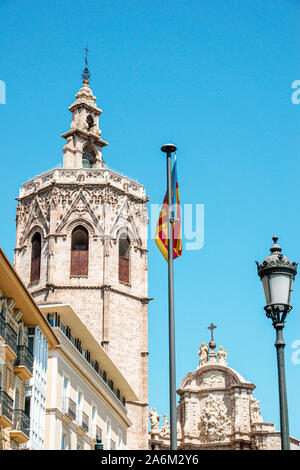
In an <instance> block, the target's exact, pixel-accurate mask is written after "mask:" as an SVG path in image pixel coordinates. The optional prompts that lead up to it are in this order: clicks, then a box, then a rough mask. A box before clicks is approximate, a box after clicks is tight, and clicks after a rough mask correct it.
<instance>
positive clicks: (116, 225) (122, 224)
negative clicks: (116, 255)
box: [110, 197, 141, 245]
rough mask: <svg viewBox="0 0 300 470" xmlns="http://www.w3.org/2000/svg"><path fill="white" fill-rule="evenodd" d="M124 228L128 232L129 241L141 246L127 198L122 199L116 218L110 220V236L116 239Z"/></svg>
mask: <svg viewBox="0 0 300 470" xmlns="http://www.w3.org/2000/svg"><path fill="white" fill-rule="evenodd" d="M124 228H126V230H127V231H128V234H129V236H130V237H131V241H133V242H135V243H137V244H138V245H141V238H140V235H139V233H138V229H137V226H136V223H135V217H134V216H133V214H132V211H131V208H130V204H129V202H128V199H127V197H125V198H124V201H123V203H122V204H121V206H120V209H119V210H118V213H117V215H116V217H115V218H114V219H113V220H112V224H111V228H110V235H112V236H113V237H115V238H118V236H119V234H120V232H121V231H122V230H123V229H124Z"/></svg>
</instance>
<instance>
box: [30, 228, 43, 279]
mask: <svg viewBox="0 0 300 470" xmlns="http://www.w3.org/2000/svg"><path fill="white" fill-rule="evenodd" d="M41 248H42V238H41V234H40V233H39V232H36V233H35V234H34V236H33V237H32V240H31V268H30V282H34V281H39V279H40V275H41Z"/></svg>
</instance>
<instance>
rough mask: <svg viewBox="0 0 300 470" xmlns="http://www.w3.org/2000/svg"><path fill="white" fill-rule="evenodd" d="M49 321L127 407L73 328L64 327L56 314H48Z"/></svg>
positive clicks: (118, 391) (117, 390) (122, 397)
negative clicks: (76, 336) (72, 330)
mask: <svg viewBox="0 0 300 470" xmlns="http://www.w3.org/2000/svg"><path fill="white" fill-rule="evenodd" d="M47 318H48V321H49V323H50V325H51V326H52V327H54V328H55V327H56V328H59V329H60V330H61V331H62V332H63V333H64V335H65V336H66V337H67V338H68V339H69V340H70V342H71V343H72V344H73V346H74V347H75V348H76V349H77V350H78V351H79V352H80V354H81V355H82V356H83V357H84V358H85V360H86V361H87V362H88V363H89V364H90V365H91V367H93V369H94V370H95V371H96V372H97V374H98V375H99V376H100V377H101V379H102V380H103V381H104V382H105V383H106V384H107V385H108V386H109V388H110V389H111V391H112V392H113V393H114V395H115V396H116V397H117V399H118V400H119V402H120V403H122V405H123V406H124V407H125V405H126V401H125V398H124V396H123V395H121V393H120V390H119V389H116V387H115V386H114V383H113V381H112V380H110V379H109V378H108V376H107V373H106V371H105V370H101V369H100V367H99V363H98V362H97V361H95V360H93V358H92V357H91V354H90V352H89V351H88V350H87V349H84V348H83V347H82V345H81V341H80V340H79V338H75V337H74V336H73V335H72V333H71V328H70V327H69V326H67V325H64V324H63V323H62V321H61V320H60V316H59V315H58V314H57V313H55V314H53V316H51V314H49V313H48V315H47Z"/></svg>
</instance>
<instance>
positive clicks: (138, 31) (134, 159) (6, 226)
mask: <svg viewBox="0 0 300 470" xmlns="http://www.w3.org/2000/svg"><path fill="white" fill-rule="evenodd" d="M0 17H1V51H0V61H1V68H0V70H1V72H0V80H3V81H5V83H6V88H7V104H5V105H0V119H1V126H0V139H1V148H0V152H1V161H2V166H1V175H2V178H1V188H0V191H1V202H2V204H1V209H2V214H1V222H2V223H1V236H0V244H1V245H2V247H3V248H4V250H5V251H6V253H7V254H8V256H9V257H10V259H11V260H12V259H13V248H14V238H15V221H14V219H15V209H16V201H15V200H14V198H15V197H16V196H17V195H18V189H19V187H20V186H21V184H22V182H24V181H26V180H27V179H29V178H31V177H33V176H35V175H37V174H40V173H41V172H43V171H46V170H48V169H50V168H53V167H55V166H57V165H58V164H59V163H62V147H63V145H64V141H63V139H61V137H60V134H62V133H63V132H64V131H66V130H67V129H68V128H69V125H70V119H71V115H70V113H69V111H68V106H69V105H70V104H71V103H72V102H73V101H74V95H75V93H76V92H77V91H78V89H79V88H80V84H81V77H80V75H81V72H82V69H83V66H84V51H83V48H84V47H85V45H86V42H87V40H88V43H89V48H90V50H91V52H90V56H89V63H90V69H91V73H92V80H91V88H92V90H93V92H94V94H95V95H96V96H97V104H98V105H99V106H100V107H101V108H102V109H103V115H102V116H101V121H100V122H101V128H102V130H103V134H102V135H103V138H104V139H105V140H107V141H108V142H109V143H110V145H109V146H108V147H107V148H106V149H105V151H104V158H105V161H106V163H107V164H108V165H109V166H110V167H112V168H114V169H117V170H119V171H120V172H122V173H124V174H127V175H128V176H131V177H133V178H136V179H137V180H138V181H140V182H142V183H143V184H144V185H145V187H146V190H147V193H148V195H149V196H150V198H151V202H153V203H161V202H162V199H163V196H164V193H165V189H166V188H165V159H164V156H163V155H162V154H161V152H160V146H161V145H162V144H163V143H165V142H166V141H172V142H174V143H175V144H176V145H177V147H178V152H177V158H178V178H179V186H180V198H181V202H182V203H192V204H196V203H202V204H204V205H205V244H204V247H203V249H202V250H200V251H196V252H193V251H185V252H184V253H183V255H182V257H181V258H180V259H179V260H176V262H175V283H176V287H175V292H176V304H175V313H176V356H177V384H178V385H179V383H180V381H181V379H182V378H183V377H184V376H185V374H186V373H187V372H189V371H190V370H195V368H196V367H197V364H198V355H197V352H198V348H199V345H200V343H201V342H202V341H206V342H208V341H209V331H208V330H207V326H208V325H209V323H210V322H211V321H213V322H214V323H215V324H216V325H217V327H218V328H217V330H216V333H215V336H216V341H217V343H218V344H222V345H223V346H224V347H225V349H227V350H228V360H229V364H230V366H231V367H233V368H235V369H237V370H238V371H239V372H240V373H241V374H242V375H244V377H245V378H246V379H247V380H249V381H252V382H253V383H255V384H256V386H257V389H256V390H255V393H254V395H255V396H256V398H257V399H259V400H260V402H261V408H262V415H263V418H264V420H265V421H266V422H274V423H275V424H276V427H277V429H279V412H278V409H279V407H278V390H277V370H276V354H275V348H274V341H275V331H274V330H273V327H272V325H271V322H270V320H268V319H267V318H266V317H265V314H264V310H263V305H264V297H263V291H262V286H261V284H260V281H259V279H258V276H257V272H256V266H255V263H254V261H255V260H256V259H258V260H259V261H262V260H263V259H264V257H265V256H266V255H267V254H268V252H269V247H270V246H271V242H272V240H271V237H272V235H273V234H274V233H277V234H278V235H279V237H280V238H279V243H280V244H281V245H282V247H283V249H284V253H285V254H287V255H288V256H289V257H291V258H292V260H293V261H294V260H295V261H300V237H299V228H300V211H299V196H300V185H299V173H300V163H299V154H300V133H299V129H300V105H298V106H297V105H294V104H292V102H291V95H292V91H293V90H292V89H291V84H292V82H293V81H294V80H297V79H300V70H299V24H300V5H299V2H298V1H296V0H294V1H292V0H272V1H265V2H261V1H259V0H243V1H240V0H227V1H226V2H224V1H221V0H209V1H208V0H205V1H201V2H200V1H199V0H172V1H171V0H164V1H163V0H161V1H157V0H151V1H150V0H143V1H140V0H106V1H104V0H101V1H99V0H97V1H94V2H86V1H83V0H76V1H71V0H60V1H54V0H51V1H50V0H43V1H42V2H41V1H37V0H30V1H28V0H27V1H24V0H23V1H21V0H17V1H15V0H9V1H8V0H2V1H1V3H0ZM183 248H184V245H183ZM149 250H150V251H149V296H151V297H154V298H155V300H154V301H153V302H152V303H151V304H150V308H149V350H150V356H149V400H150V406H155V407H156V408H157V409H158V411H159V413H160V414H163V413H164V412H168V408H169V401H168V400H169V398H168V395H169V390H168V318H167V264H166V262H165V261H164V259H163V258H162V256H161V254H160V253H159V251H158V249H157V247H156V245H155V243H154V241H152V240H151V241H150V243H149ZM298 276H300V275H298ZM293 305H294V308H293V310H292V312H291V314H290V316H289V318H288V320H287V324H286V328H285V339H286V343H287V346H286V373H287V384H288V399H289V412H290V431H291V434H292V435H293V436H295V437H297V438H299V439H300V408H299V385H300V380H299V378H300V364H298V365H296V364H293V362H292V359H291V358H292V353H293V350H292V343H293V341H295V340H300V279H297V278H296V282H295V291H294V296H293Z"/></svg>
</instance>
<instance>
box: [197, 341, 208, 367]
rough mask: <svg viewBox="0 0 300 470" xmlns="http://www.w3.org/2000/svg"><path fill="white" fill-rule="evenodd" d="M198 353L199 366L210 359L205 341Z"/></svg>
mask: <svg viewBox="0 0 300 470" xmlns="http://www.w3.org/2000/svg"><path fill="white" fill-rule="evenodd" d="M198 354H199V366H203V365H204V364H206V362H207V361H208V346H207V345H206V344H205V343H201V346H200V348H199V351H198Z"/></svg>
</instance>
